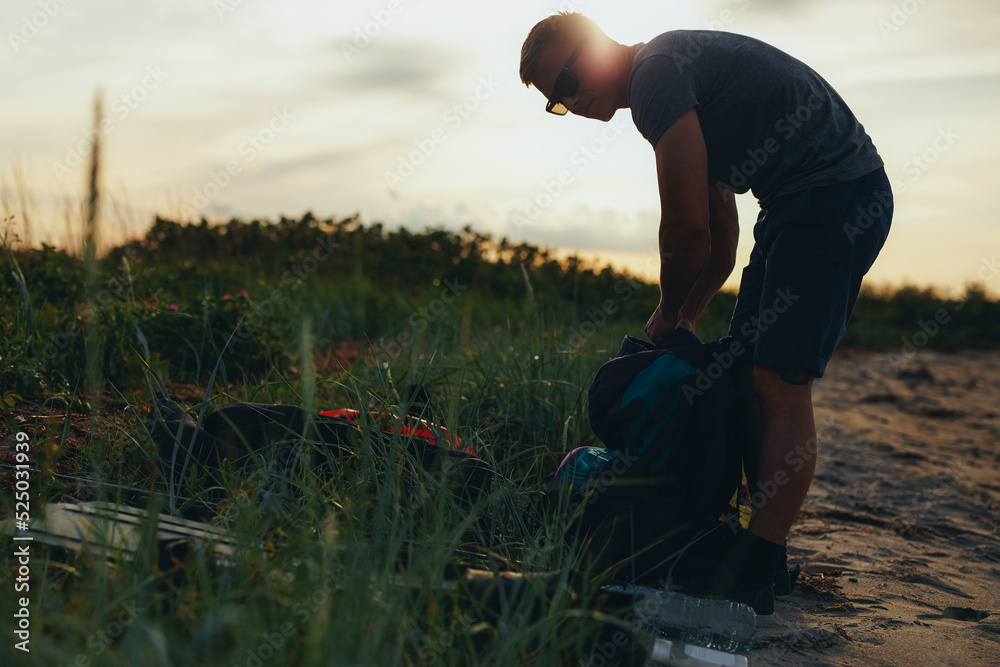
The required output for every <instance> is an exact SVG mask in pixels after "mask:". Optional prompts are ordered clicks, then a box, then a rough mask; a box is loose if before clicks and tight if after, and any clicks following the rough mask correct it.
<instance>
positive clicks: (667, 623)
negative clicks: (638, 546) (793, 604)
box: [605, 585, 757, 653]
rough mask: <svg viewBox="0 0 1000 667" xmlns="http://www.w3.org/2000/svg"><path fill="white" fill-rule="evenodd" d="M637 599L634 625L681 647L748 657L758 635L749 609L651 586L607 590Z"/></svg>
mask: <svg viewBox="0 0 1000 667" xmlns="http://www.w3.org/2000/svg"><path fill="white" fill-rule="evenodd" d="M605 588H606V589H607V590H609V591H614V592H618V593H630V594H632V595H633V596H635V597H636V598H637V600H636V605H635V617H634V620H633V623H634V624H635V625H636V626H637V627H638V628H640V629H641V630H644V631H646V632H648V633H649V634H651V635H653V636H655V637H659V638H661V639H666V640H669V641H671V642H674V643H679V644H693V645H696V646H703V647H707V648H710V649H715V650H718V651H726V652H729V653H745V652H747V651H749V650H750V647H751V646H753V638H754V635H755V634H757V615H756V614H755V613H754V611H753V609H752V608H751V607H749V606H748V605H745V604H741V603H739V602H731V601H729V600H708V599H704V598H696V597H691V596H690V595H684V594H682V593H674V592H670V591H662V590H657V589H655V588H649V587H647V586H632V585H630V586H606V587H605Z"/></svg>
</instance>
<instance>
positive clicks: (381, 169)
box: [0, 0, 1000, 294]
mask: <svg viewBox="0 0 1000 667" xmlns="http://www.w3.org/2000/svg"><path fill="white" fill-rule="evenodd" d="M560 10H575V11H581V12H583V13H584V14H587V15H588V16H590V17H592V18H594V19H595V20H596V21H597V22H598V24H599V25H601V27H602V28H603V29H604V31H605V32H606V33H607V34H608V35H609V36H610V37H612V38H613V39H616V40H618V41H620V42H622V43H626V44H633V43H636V42H640V41H647V40H648V39H650V38H652V37H654V36H655V35H657V34H659V33H661V32H664V31H667V30H671V29H678V28H687V29H706V28H707V29H723V30H727V31H730V32H737V33H741V34H745V35H750V36H753V37H757V38H759V39H762V40H764V41H767V42H769V43H771V44H773V45H775V46H777V47H778V48H780V49H782V50H784V51H786V52H787V53H790V54H791V55H793V56H795V57H797V58H799V59H800V60H803V61H804V62H806V63H807V64H809V65H810V66H812V67H813V68H814V69H816V70H817V71H819V72H820V74H822V75H823V76H824V78H826V79H827V80H828V81H829V82H830V83H831V84H832V85H833V86H834V87H835V88H836V89H837V90H838V92H839V93H840V94H841V96H842V97H843V98H844V99H845V100H846V101H847V103H848V104H849V106H850V107H851V108H852V109H853V111H854V112H855V114H856V115H857V116H858V118H859V119H860V120H861V122H862V123H863V124H864V126H865V128H866V130H867V131H868V133H869V135H871V136H872V138H873V140H874V143H875V145H876V147H877V148H878V150H879V153H880V154H881V155H882V158H883V159H884V161H885V163H886V170H887V172H888V173H889V177H890V179H891V181H892V182H893V185H894V190H895V196H896V209H895V216H894V220H893V229H892V232H891V234H890V236H889V240H888V241H887V243H886V246H885V248H884V249H883V251H882V255H881V256H880V257H879V259H878V261H877V262H876V264H875V266H874V267H873V268H872V270H871V272H870V273H869V276H868V279H867V280H868V282H869V284H871V285H876V286H889V287H895V286H899V285H901V284H904V283H906V284H915V285H918V286H935V287H937V288H940V289H942V290H944V291H955V290H960V289H962V288H963V287H964V286H966V285H969V284H981V285H983V286H984V287H985V288H986V289H987V290H988V291H990V292H992V293H994V294H1000V265H998V264H997V254H1000V225H998V224H997V222H998V216H997V214H996V213H995V212H994V211H995V208H996V205H995V204H994V203H993V195H994V193H993V191H992V188H993V187H995V183H996V181H997V176H998V175H1000V169H998V167H997V162H996V156H998V155H1000V131H998V129H997V127H996V123H997V121H998V120H1000V118H998V113H997V112H998V109H1000V40H997V39H996V36H997V35H998V34H1000V3H997V2H996V0H950V1H949V2H945V1H944V0H905V1H902V0H896V1H894V2H881V1H877V0H840V1H838V2H823V3H821V2H815V1H814V2H807V1H806V0H709V1H702V2H696V1H694V0H673V1H671V0H658V1H639V0H635V1H629V0H615V1H614V2H611V1H599V0H558V1H556V0H553V1H548V2H526V1H516V0H513V1H508V2H505V3H471V2H467V1H465V0H463V1H461V2H460V1H458V0H375V1H367V0H362V1H357V0H352V1H351V2H346V1H340V0H334V1H332V2H331V1H329V0H283V1H282V2H276V1H273V0H272V1H271V2H265V0H169V1H168V0H152V1H145V2H139V1H138V0H4V2H3V5H2V6H0V33H2V35H3V39H2V42H0V91H3V101H2V102H0V105H2V106H0V109H2V122H0V207H2V208H3V217H4V218H5V219H7V220H8V222H7V223H6V224H8V225H13V229H14V231H15V232H17V233H19V234H20V235H21V236H22V237H27V239H28V240H30V241H31V242H33V243H34V244H36V245H37V244H38V243H40V242H42V241H45V242H48V243H53V244H72V243H73V242H74V239H75V238H78V235H79V231H78V230H79V223H78V220H79V217H80V216H79V214H78V212H77V209H76V208H75V207H76V206H77V205H78V202H79V200H80V197H81V194H82V192H83V191H84V184H85V180H86V178H87V174H86V172H87V169H86V167H85V166H83V165H85V164H86V156H87V154H88V152H89V141H88V128H89V127H90V125H91V124H92V122H93V106H94V98H95V95H96V94H97V93H98V91H100V95H101V98H102V100H103V106H104V117H105V125H104V132H103V137H102V142H103V153H102V159H103V164H102V167H103V172H102V174H103V182H104V189H105V192H106V193H107V194H108V198H109V199H108V202H107V203H106V204H105V206H104V221H105V230H106V238H105V241H106V242H117V241H119V240H121V239H122V238H123V237H125V236H130V235H131V236H135V235H139V234H141V233H142V232H143V231H144V230H145V229H146V228H148V226H149V225H150V224H151V222H152V220H153V216H154V215H156V214H160V215H163V216H164V217H169V218H175V219H187V220H195V219H199V218H201V217H202V216H204V217H207V218H208V219H210V220H226V219H229V218H231V217H239V218H245V219H251V218H259V219H276V218H277V217H279V216H282V215H284V216H288V217H295V218H298V217H300V216H301V215H302V214H303V213H305V212H306V211H312V212H313V213H314V214H315V215H317V216H319V217H322V218H326V217H333V218H342V217H347V216H350V215H353V214H355V213H358V214H360V216H361V219H362V221H364V222H366V223H373V222H382V223H384V224H385V225H386V226H387V227H390V228H392V227H396V226H399V225H405V226H407V227H409V228H411V229H414V230H421V229H424V228H425V227H428V226H433V227H444V228H448V229H453V230H458V229H461V228H462V227H464V226H465V225H471V226H472V227H473V228H474V229H476V230H478V231H482V232H488V233H491V234H493V235H494V236H496V237H498V238H499V237H504V236H506V237H508V238H509V239H511V240H514V241H527V242H530V243H535V244H542V245H546V246H550V247H552V248H555V249H557V250H558V251H559V252H561V253H571V252H573V253H579V254H580V255H581V256H584V257H588V258H594V259H595V260H597V261H601V262H611V263H613V264H614V265H615V266H619V267H624V268H628V269H630V270H632V271H633V272H635V273H638V274H640V275H642V276H644V277H650V278H651V277H653V276H655V274H656V269H657V263H656V262H657V260H656V254H655V250H656V249H655V244H656V231H657V225H658V221H659V199H658V193H657V187H656V173H655V167H654V160H653V151H652V148H651V147H650V146H649V144H648V143H647V142H646V141H645V140H644V139H643V138H642V137H641V136H640V135H639V133H638V131H637V130H636V129H635V127H634V125H633V124H632V120H631V116H630V114H629V111H628V110H621V111H619V112H618V114H617V115H616V116H615V117H614V118H613V119H612V120H611V121H610V122H609V123H606V124H605V123H601V122H599V121H595V120H590V119H585V118H578V117H573V116H572V115H569V116H566V117H562V118H560V117H556V116H553V115H551V114H546V113H545V112H544V104H545V100H544V99H543V97H542V96H541V94H539V93H538V91H536V90H534V89H527V88H525V86H524V85H523V84H522V83H521V82H520V80H519V78H518V61H519V54H520V47H521V43H522V42H523V40H524V38H525V36H526V35H527V33H528V31H529V30H530V28H531V27H532V25H534V24H535V23H536V22H537V21H539V20H541V19H542V18H545V17H546V16H548V15H550V14H552V13H555V12H557V11H560ZM22 195H23V197H24V200H25V202H24V205H23V206H22V204H21V197H22ZM737 200H738V207H739V211H740V223H741V225H740V226H741V235H740V246H739V252H738V256H737V268H736V270H735V271H734V273H733V276H732V278H731V279H730V282H729V283H728V286H729V287H731V288H735V287H736V286H737V284H738V279H739V269H740V267H741V266H742V265H743V264H745V262H746V258H747V257H748V255H749V252H750V248H751V247H752V244H753V237H752V227H753V223H754V221H755V219H756V215H757V211H758V210H759V208H758V205H757V202H756V200H755V199H754V198H753V196H752V195H751V194H746V195H741V196H739V197H738V198H737ZM25 213H26V214H27V219H28V223H29V225H28V227H25V225H24V219H25V217H26V216H25ZM11 217H12V218H13V220H12V221H11V220H10V219H11Z"/></svg>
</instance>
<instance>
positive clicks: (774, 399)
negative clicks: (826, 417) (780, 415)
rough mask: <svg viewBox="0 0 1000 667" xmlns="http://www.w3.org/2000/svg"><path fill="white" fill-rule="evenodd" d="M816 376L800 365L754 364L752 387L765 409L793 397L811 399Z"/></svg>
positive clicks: (787, 401) (791, 399) (787, 402)
mask: <svg viewBox="0 0 1000 667" xmlns="http://www.w3.org/2000/svg"><path fill="white" fill-rule="evenodd" d="M815 379H816V377H815V376H814V375H813V374H812V373H811V372H810V371H808V370H806V369H804V368H801V367H788V366H785V367H782V366H754V367H753V388H754V391H755V392H756V393H757V397H758V399H759V400H760V402H761V407H763V408H764V409H765V410H766V409H768V407H769V406H771V405H787V404H789V403H790V402H793V401H794V400H795V399H811V397H812V385H813V381H814V380H815Z"/></svg>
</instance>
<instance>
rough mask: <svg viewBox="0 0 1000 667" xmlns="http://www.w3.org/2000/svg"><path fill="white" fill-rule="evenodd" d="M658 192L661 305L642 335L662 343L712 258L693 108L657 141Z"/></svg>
mask: <svg viewBox="0 0 1000 667" xmlns="http://www.w3.org/2000/svg"><path fill="white" fill-rule="evenodd" d="M654 150H655V154H656V176H657V181H658V184H659V189H660V211H661V212H660V230H659V248H660V303H659V305H658V306H657V308H656V310H655V311H654V312H653V315H652V316H651V317H650V318H649V322H647V323H646V334H647V335H649V337H650V339H651V340H652V341H653V342H660V341H662V340H663V339H664V338H666V337H667V336H668V335H669V334H670V332H671V331H673V330H674V329H675V328H676V327H677V323H678V321H679V320H680V319H681V307H682V306H683V305H684V304H685V302H686V301H687V300H688V298H689V295H690V294H691V291H692V288H693V287H694V286H695V284H696V283H697V281H698V279H699V276H700V275H701V273H702V271H703V269H704V268H705V265H706V263H707V262H708V259H709V257H710V255H711V249H712V236H711V232H710V228H709V220H710V215H709V186H708V156H707V153H706V150H705V139H704V137H703V136H702V133H701V124H700V123H699V122H698V114H697V113H696V112H695V110H694V109H693V108H692V109H690V110H688V112H687V113H685V114H684V115H683V116H681V118H680V119H679V120H677V122H675V123H674V124H673V125H671V126H670V128H669V129H668V130H667V131H666V132H664V133H663V136H662V137H660V139H659V141H657V143H656V148H655V149H654Z"/></svg>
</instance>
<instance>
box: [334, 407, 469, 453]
mask: <svg viewBox="0 0 1000 667" xmlns="http://www.w3.org/2000/svg"><path fill="white" fill-rule="evenodd" d="M320 414H321V415H323V416H324V417H333V418H334V419H344V420H346V421H349V422H351V423H352V424H357V423H359V421H360V420H361V412H360V411H359V410H354V409H352V408H340V409H337V410H327V411H325V412H321V413H320ZM371 416H372V418H373V419H374V420H375V423H377V424H378V425H379V430H381V431H382V432H383V433H398V434H400V435H404V436H405V435H412V436H413V437H415V438H420V439H421V440H426V441H427V442H429V443H431V444H432V445H439V446H441V447H444V446H446V445H447V447H448V449H451V450H452V451H456V452H464V453H466V454H469V455H471V456H475V457H476V458H479V455H478V454H476V452H475V450H474V449H472V447H469V446H468V445H463V444H462V441H461V440H459V439H458V438H457V437H455V436H454V435H452V434H451V433H449V432H448V430H447V429H445V428H443V427H440V426H437V425H436V424H432V423H431V422H428V421H427V420H425V419H420V418H419V417H413V416H412V415H404V416H403V418H402V419H398V418H396V417H394V416H392V415H387V414H382V413H378V412H372V413H371ZM439 437H440V439H441V440H443V441H444V442H443V443H439V442H438V438H439Z"/></svg>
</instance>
